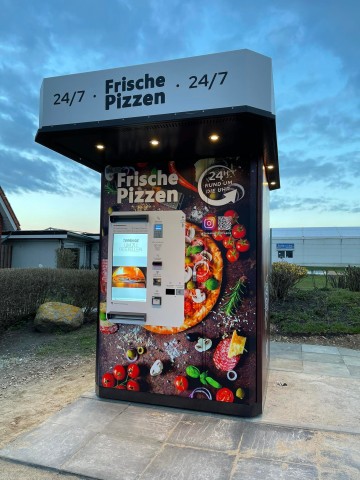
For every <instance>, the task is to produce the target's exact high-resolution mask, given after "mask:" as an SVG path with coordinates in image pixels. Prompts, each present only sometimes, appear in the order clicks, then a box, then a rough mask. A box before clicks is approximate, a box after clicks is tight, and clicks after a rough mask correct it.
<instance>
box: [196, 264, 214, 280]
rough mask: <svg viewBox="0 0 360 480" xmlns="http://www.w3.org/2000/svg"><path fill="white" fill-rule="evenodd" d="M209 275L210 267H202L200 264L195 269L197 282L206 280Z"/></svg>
mask: <svg viewBox="0 0 360 480" xmlns="http://www.w3.org/2000/svg"><path fill="white" fill-rule="evenodd" d="M210 277H211V272H210V268H204V267H202V266H200V267H198V268H197V269H196V281H197V282H201V283H203V282H206V280H207V279H208V278H210Z"/></svg>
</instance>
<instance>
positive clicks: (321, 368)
mask: <svg viewBox="0 0 360 480" xmlns="http://www.w3.org/2000/svg"><path fill="white" fill-rule="evenodd" d="M303 367H304V373H312V374H317V375H327V376H331V377H349V376H350V372H349V370H348V368H349V367H347V366H346V365H345V364H344V363H343V364H342V365H341V364H336V363H320V362H306V361H304V362H303Z"/></svg>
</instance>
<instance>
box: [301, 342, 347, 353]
mask: <svg viewBox="0 0 360 480" xmlns="http://www.w3.org/2000/svg"><path fill="white" fill-rule="evenodd" d="M302 351H303V352H304V353H305V352H306V353H325V354H327V355H339V353H340V352H339V349H338V347H327V346H325V345H304V344H303V345H302Z"/></svg>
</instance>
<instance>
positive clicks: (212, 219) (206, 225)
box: [202, 215, 217, 232]
mask: <svg viewBox="0 0 360 480" xmlns="http://www.w3.org/2000/svg"><path fill="white" fill-rule="evenodd" d="M202 224H203V229H204V230H209V231H211V232H212V231H213V230H216V228H217V218H216V216H215V215H206V216H205V217H204V218H203V221H202Z"/></svg>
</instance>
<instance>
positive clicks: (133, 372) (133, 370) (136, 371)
mask: <svg viewBox="0 0 360 480" xmlns="http://www.w3.org/2000/svg"><path fill="white" fill-rule="evenodd" d="M127 373H128V375H129V377H130V378H137V377H139V376H140V368H139V366H138V365H136V363H132V364H131V365H129V366H128V367H127Z"/></svg>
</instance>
